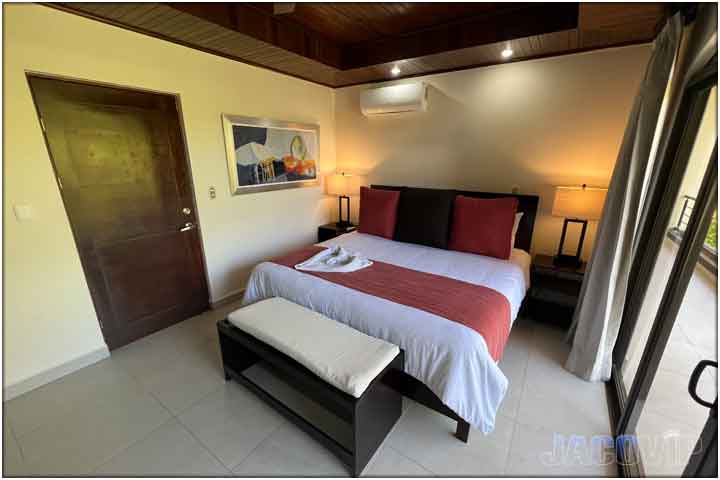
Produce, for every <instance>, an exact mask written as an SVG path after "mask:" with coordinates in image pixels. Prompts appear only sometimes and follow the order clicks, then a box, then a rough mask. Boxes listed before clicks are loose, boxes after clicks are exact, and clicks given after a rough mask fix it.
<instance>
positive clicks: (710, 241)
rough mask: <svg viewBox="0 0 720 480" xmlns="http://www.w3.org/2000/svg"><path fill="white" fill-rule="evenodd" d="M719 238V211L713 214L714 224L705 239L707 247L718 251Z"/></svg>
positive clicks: (711, 224)
mask: <svg viewBox="0 0 720 480" xmlns="http://www.w3.org/2000/svg"><path fill="white" fill-rule="evenodd" d="M717 236H718V216H717V210H715V213H713V218H712V222H711V223H710V228H709V229H708V233H707V236H706V237H705V245H707V246H708V247H710V248H712V249H713V250H716V251H717Z"/></svg>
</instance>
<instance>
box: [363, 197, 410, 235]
mask: <svg viewBox="0 0 720 480" xmlns="http://www.w3.org/2000/svg"><path fill="white" fill-rule="evenodd" d="M399 201H400V192H396V191H393V190H380V189H377V188H367V187H360V225H359V226H358V232H360V233H369V234H370V235H378V236H380V237H385V238H390V239H392V238H393V235H394V234H395V220H396V219H397V206H398V202H399Z"/></svg>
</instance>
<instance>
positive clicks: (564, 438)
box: [505, 423, 617, 477]
mask: <svg viewBox="0 0 720 480" xmlns="http://www.w3.org/2000/svg"><path fill="white" fill-rule="evenodd" d="M571 434H572V432H562V433H561V432H557V431H553V430H551V429H546V428H543V427H541V426H531V425H523V424H521V423H517V424H516V426H515V432H514V434H513V441H512V448H511V450H510V455H509V458H508V462H507V470H506V472H505V473H506V475H509V476H550V477H553V476H591V477H597V476H616V475H617V468H616V466H615V453H614V450H613V449H612V441H611V440H609V441H608V443H604V441H605V440H604V439H599V440H595V442H596V443H593V436H592V435H580V436H576V437H575V439H574V440H572V441H571V440H570V437H571ZM558 435H560V436H558Z"/></svg>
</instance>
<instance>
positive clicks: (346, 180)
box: [326, 172, 365, 228]
mask: <svg viewBox="0 0 720 480" xmlns="http://www.w3.org/2000/svg"><path fill="white" fill-rule="evenodd" d="M364 182H365V177H364V176H362V175H353V174H351V173H345V172H340V173H334V174H332V175H328V176H327V177H326V186H327V193H328V195H337V196H338V221H337V226H338V227H340V228H348V227H351V226H352V223H350V197H351V196H357V195H360V187H361V186H362V185H363V184H364ZM343 199H344V200H346V201H347V220H343V216H342V201H343Z"/></svg>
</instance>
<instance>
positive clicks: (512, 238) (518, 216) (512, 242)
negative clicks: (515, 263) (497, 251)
mask: <svg viewBox="0 0 720 480" xmlns="http://www.w3.org/2000/svg"><path fill="white" fill-rule="evenodd" d="M522 216H523V212H518V213H516V214H515V224H514V225H513V229H512V235H511V236H510V251H512V249H513V248H515V234H516V233H517V229H518V227H519V226H520V219H522Z"/></svg>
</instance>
